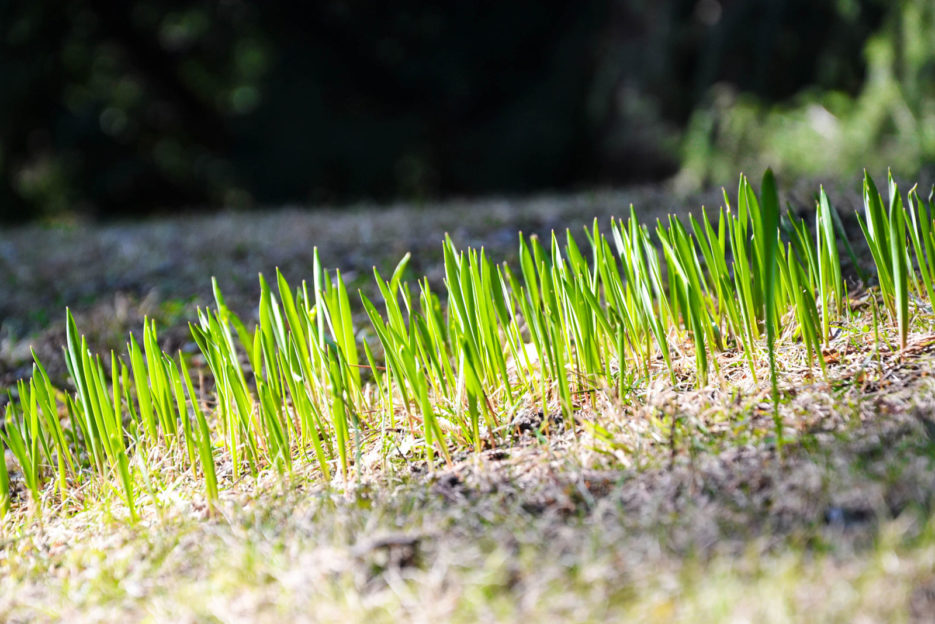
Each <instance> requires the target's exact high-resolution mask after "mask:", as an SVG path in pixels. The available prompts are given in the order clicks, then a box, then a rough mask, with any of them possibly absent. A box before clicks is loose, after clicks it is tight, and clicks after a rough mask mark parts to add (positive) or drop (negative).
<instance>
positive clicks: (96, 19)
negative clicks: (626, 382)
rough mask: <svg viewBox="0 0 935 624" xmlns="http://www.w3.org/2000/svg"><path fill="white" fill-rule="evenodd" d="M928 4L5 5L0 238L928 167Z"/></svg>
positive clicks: (170, 1) (109, 1)
mask: <svg viewBox="0 0 935 624" xmlns="http://www.w3.org/2000/svg"><path fill="white" fill-rule="evenodd" d="M932 11H933V8H932V3H931V1H930V0H900V1H898V2H889V1H888V0H652V1H651V0H587V1H574V0H517V1H516V2H511V3H494V2H480V1H478V2H459V3H448V4H437V5H427V4H426V3H421V2H416V1H415V0H397V2H394V3H390V4H387V5H381V4H373V3H354V2H350V1H347V0H323V1H322V2H316V3H307V4H306V3H290V2H284V1H282V0H267V1H265V2H262V3H251V2H247V1H246V0H215V1H208V0H203V1H197V2H192V1H187V2H183V1H181V0H160V1H156V0H123V1H119V0H70V1H69V2H68V3H61V2H53V1H52V0H0V76H2V82H0V219H24V218H25V219H28V218H34V217H37V216H45V215H56V214H60V213H85V214H92V215H102V216H114V215H120V214H128V213H138V212H144V211H151V210H154V209H159V210H174V209H181V208H185V207H190V206H206V207H211V206H219V205H234V206H250V205H255V204H261V205H262V204H279V203H283V202H302V203H309V202H311V203H322V202H330V201H347V200H354V199H358V198H363V197H368V198H391V197H404V198H420V197H428V196H437V195H450V194H474V193H487V192H500V191H529V190H536V189H557V188H567V187H570V186H584V185H593V184H620V183H627V182H633V181H648V180H659V179H664V178H668V177H670V176H672V175H674V174H676V173H678V172H681V174H680V180H681V181H682V182H684V183H686V184H689V185H691V184H701V183H705V182H707V181H709V180H715V181H717V182H723V181H724V180H726V179H732V178H733V176H734V175H735V174H736V170H737V168H738V167H746V168H747V169H749V170H756V169H759V168H761V167H763V166H764V165H766V164H769V165H772V166H773V167H774V168H776V169H777V170H780V171H784V172H790V173H796V174H797V173H810V172H832V173H833V172H842V171H847V172H848V174H851V173H852V170H853V167H854V166H860V165H864V164H867V165H871V166H873V165H874V163H876V162H886V163H889V164H892V165H893V166H894V167H899V168H900V170H901V172H903V173H904V174H906V175H910V174H912V173H913V172H914V171H916V170H918V169H919V168H920V167H921V166H922V165H923V164H924V163H925V162H930V161H931V159H932V154H933V147H932V143H933V139H932V127H933V124H932V115H933V113H932V102H933V99H935V94H933V84H935V80H933V78H932V58H933V56H932V54H933V52H932V50H933V49H935V45H933V42H932V32H935V27H933V18H932Z"/></svg>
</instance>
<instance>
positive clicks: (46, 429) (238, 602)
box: [0, 172, 935, 622]
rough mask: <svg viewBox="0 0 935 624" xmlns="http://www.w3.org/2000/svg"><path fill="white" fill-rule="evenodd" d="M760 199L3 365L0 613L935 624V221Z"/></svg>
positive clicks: (887, 198)
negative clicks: (934, 371) (6, 380)
mask: <svg viewBox="0 0 935 624" xmlns="http://www.w3.org/2000/svg"><path fill="white" fill-rule="evenodd" d="M757 186H758V188H757V189H755V188H754V186H753V185H752V184H750V183H749V182H748V181H747V180H746V179H745V178H741V181H740V184H739V186H738V188H737V190H736V192H732V193H725V194H724V195H723V197H722V198H720V204H721V207H720V208H719V209H717V210H713V209H711V208H710V207H709V208H708V209H706V210H704V211H693V214H692V216H690V217H689V216H686V214H685V212H684V211H680V215H681V216H680V217H678V218H677V217H666V216H662V215H659V219H658V220H657V221H656V222H655V223H652V222H648V221H645V220H641V219H640V218H639V217H638V216H637V213H636V212H633V211H632V209H623V210H621V208H624V206H621V205H619V204H618V205H616V206H613V207H612V209H613V211H614V212H616V213H617V216H618V217H619V218H617V219H614V220H612V221H598V220H595V222H594V223H593V224H587V223H588V222H587V220H586V219H585V220H584V223H585V224H587V225H585V227H584V228H583V229H579V230H577V231H574V232H572V231H569V232H568V233H565V232H556V233H555V234H554V235H552V234H546V233H544V232H543V233H540V235H538V236H535V235H534V236H528V235H526V236H524V235H520V237H519V246H518V250H514V251H513V252H511V253H509V254H507V258H506V260H507V261H506V262H504V263H501V262H500V261H501V259H502V258H498V257H495V256H494V253H495V252H494V251H492V250H488V249H484V250H480V249H471V248H470V247H468V248H463V247H461V246H459V245H458V244H456V243H455V242H454V240H453V239H452V238H449V237H447V236H446V237H445V240H444V242H443V243H442V241H441V240H438V246H437V247H436V248H435V249H436V250H435V251H434V252H426V255H427V257H426V258H422V259H419V257H418V256H419V252H420V251H422V248H423V246H424V242H423V241H422V239H424V238H425V237H424V236H419V241H418V244H417V245H412V246H413V247H416V248H415V249H413V250H412V251H413V254H412V255H409V254H406V255H403V256H402V260H401V261H399V255H401V254H400V252H402V253H405V252H406V251H408V250H400V249H396V248H393V249H389V250H386V251H388V252H392V253H397V254H399V255H397V257H396V258H395V259H394V260H390V259H389V257H379V258H378V257H376V256H377V255H379V254H378V253H377V252H373V253H374V254H375V255H374V256H370V255H367V254H369V253H370V252H367V251H366V250H365V251H363V252H362V251H361V250H360V249H358V250H357V253H364V254H365V256H366V260H372V264H373V265H374V266H376V267H378V268H375V269H373V271H372V273H371V274H370V275H367V273H365V272H364V270H361V269H362V267H359V266H355V267H351V268H345V269H344V271H343V273H342V271H341V270H340V269H335V270H329V269H326V268H325V266H324V264H323V262H322V257H323V256H322V254H320V253H319V252H318V251H317V250H312V249H306V251H305V252H304V253H305V257H306V258H307V260H308V266H307V269H308V281H307V282H303V283H301V284H298V283H293V284H290V283H289V282H288V281H287V280H286V278H285V277H284V276H283V274H281V273H279V272H278V271H275V272H273V273H271V274H267V277H266V278H263V277H262V276H261V278H260V281H259V288H258V290H259V293H258V294H259V305H258V306H255V307H254V308H253V311H252V312H248V311H247V310H248V308H247V307H245V305H244V304H243V303H242V302H241V297H240V296H239V295H237V294H235V297H234V298H233V300H231V301H228V299H226V298H225V296H224V294H223V293H222V291H223V289H224V284H223V279H221V280H220V282H219V283H215V285H214V288H213V292H212V296H213V302H211V304H210V305H209V306H206V307H203V308H199V309H198V311H197V313H196V314H194V313H192V312H191V310H187V306H185V305H179V304H177V303H175V301H174V300H169V301H164V302H163V303H162V304H161V305H155V304H152V302H149V303H147V300H146V299H145V298H143V299H142V300H140V299H134V298H133V296H132V295H130V296H125V297H124V299H121V298H120V297H118V298H116V299H114V303H113V304H112V306H111V305H110V304H108V305H107V306H105V307H104V308H103V312H100V311H99V312H98V314H97V315H95V314H92V313H89V312H88V311H87V310H85V311H82V313H79V314H78V320H77V321H76V320H75V318H74V317H73V316H72V314H71V313H69V314H68V317H67V322H66V323H65V325H64V326H62V327H52V328H51V329H49V330H47V332H46V333H45V334H42V335H41V338H40V339H36V340H33V341H32V342H35V343H37V345H38V351H37V353H39V354H40V355H38V356H36V357H35V361H34V362H33V364H32V365H31V366H29V365H28V364H27V361H28V360H27V358H26V357H24V354H23V349H24V348H25V346H26V345H27V343H29V342H30V341H28V340H25V339H18V340H16V341H12V340H10V339H9V338H8V340H7V346H6V347H5V348H6V352H7V353H8V354H16V353H18V354H19V355H18V356H16V357H18V358H19V359H18V360H16V357H14V355H8V356H7V358H6V359H7V361H10V362H13V361H14V360H16V361H17V362H18V363H17V364H15V365H13V364H10V365H8V368H10V369H11V370H16V371H21V372H27V373H30V374H29V375H28V377H29V379H28V380H26V381H20V382H18V383H16V384H11V385H10V388H9V392H8V397H7V399H6V401H5V405H4V406H3V409H4V410H5V422H4V426H3V427H2V428H0V435H2V437H3V440H4V443H5V446H6V447H7V449H8V450H7V451H6V461H5V462H4V464H3V467H2V469H0V509H2V511H0V513H3V514H4V518H3V520H2V529H0V565H2V567H3V570H4V572H5V573H4V575H3V577H2V579H0V588H2V592H0V596H2V597H0V617H3V618H4V619H7V620H12V621H21V620H22V621H27V620H29V621H31V620H36V619H62V618H64V619H69V620H85V621H100V620H119V621H124V620H126V619H150V620H155V621H188V620H191V621H205V620H207V621H212V620H218V621H236V620H245V621H257V620H260V621H267V620H274V619H282V618H289V619H296V620H300V621H334V620H337V619H351V620H363V619H368V620H379V621H400V620H413V621H426V620H438V619H443V620H455V621H458V620H464V621H476V620H478V619H484V620H506V621H510V620H518V619H525V618H532V619H533V620H568V621H599V620H601V621H602V620H619V619H626V620H635V621H679V620H684V621H776V622H782V621H801V620H819V621H838V620H840V621H848V622H850V621H859V620H864V621H926V618H928V617H930V616H929V614H930V613H935V557H933V555H935V532H933V531H935V523H933V522H935V517H933V516H932V511H931V502H932V494H933V491H935V490H933V485H935V472H933V465H932V462H933V461H935V420H933V419H935V411H933V405H935V384H933V382H932V378H931V376H930V373H929V371H930V370H931V363H932V355H931V354H932V353H933V352H935V328H933V321H935V314H933V311H932V302H933V301H935V255H933V254H935V220H933V219H935V204H933V201H932V197H931V196H923V195H922V194H920V193H917V192H916V191H915V190H914V189H913V190H912V191H910V192H909V193H901V192H900V190H899V189H898V188H897V185H896V183H895V182H894V181H893V180H892V179H890V180H888V184H887V188H886V189H885V192H884V193H882V194H881V193H880V192H878V191H877V189H876V187H875V185H874V183H873V181H872V180H871V179H870V178H869V177H865V179H864V181H863V187H862V193H861V195H862V197H861V202H862V204H863V205H862V207H861V208H860V210H858V211H857V213H856V214H854V213H852V212H850V211H847V210H843V211H840V212H839V211H838V210H836V209H835V208H834V206H833V204H832V201H831V199H829V197H828V195H826V194H825V192H824V191H823V190H822V191H820V192H818V193H816V194H815V196H814V200H813V201H814V203H813V204H812V205H808V203H807V204H805V205H804V206H796V207H795V208H796V209H795V210H793V211H789V212H787V211H785V210H781V209H780V195H779V193H778V191H777V189H776V186H775V181H774V180H773V178H772V174H771V173H769V172H767V174H766V175H765V176H764V177H763V180H762V181H761V182H760V183H759V184H758V185H757ZM807 201H808V202H809V203H811V202H812V200H807ZM572 203H574V202H572ZM591 208H592V207H591V206H589V205H587V204H586V205H585V207H584V208H583V209H582V208H581V206H578V207H577V208H576V209H575V213H574V214H575V216H576V217H577V218H578V219H579V222H580V218H581V217H582V216H583V215H584V216H587V215H588V213H589V211H590V210H591ZM535 210H536V209H535V207H533V208H532V209H530V207H529V206H527V210H526V212H525V213H524V212H523V211H518V212H515V213H514V212H510V211H499V212H498V211H496V210H490V211H488V212H486V213H482V214H484V215H485V216H483V217H481V219H487V220H488V221H490V222H492V223H493V227H492V228H488V232H490V231H493V232H494V233H495V234H497V236H498V237H502V235H504V234H505V235H506V237H507V238H512V239H513V240H516V239H515V238H513V237H514V236H515V235H516V233H515V229H516V224H515V223H511V222H510V220H509V219H510V218H511V217H513V218H517V219H518V220H519V221H522V219H524V218H529V216H530V214H533V213H535ZM596 212H597V211H594V212H591V214H592V215H593V214H594V213H596ZM361 216H362V215H357V217H358V220H357V221H355V222H354V223H356V226H355V227H357V228H358V234H357V235H358V236H359V235H360V232H359V230H360V228H367V227H372V226H366V225H362V222H363V221H362V220H361V219H360V217H361ZM410 216H412V215H410ZM540 216H541V213H540ZM568 216H569V212H562V211H561V210H557V211H553V213H552V216H551V217H550V220H546V223H543V222H542V221H539V222H538V225H545V224H549V222H551V225H552V226H553V227H556V226H558V227H560V226H561V225H562V223H561V222H562V221H564V220H565V217H568ZM595 216H601V215H595ZM573 220H574V219H568V221H569V222H570V221H573ZM556 221H558V222H556ZM345 223H349V222H345ZM534 223H536V222H534ZM191 224H192V223H189V225H191ZM534 229H535V228H534ZM455 238H458V236H457V232H456V236H455ZM469 238H470V237H469ZM494 238H496V237H494ZM486 240H493V239H485V237H483V236H481V237H480V239H479V240H478V241H477V242H480V243H481V244H483V243H484V242H485V241H486ZM498 245H501V246H502V245H503V243H502V242H500V243H496V242H494V244H493V245H492V246H493V247H494V248H496V247H497V246H498ZM397 246H398V245H397ZM439 249H440V251H441V253H439V251H438V250H439ZM237 253H238V254H242V255H243V256H245V257H249V254H250V253H251V250H250V248H249V247H248V246H245V247H244V248H243V249H242V250H240V251H238V252H237ZM11 255H12V254H9V253H8V254H7V257H10V256H11ZM324 257H325V258H327V257H328V256H327V255H325V256H324ZM397 261H398V262H397ZM357 263H358V264H359V259H358V262H357ZM189 270H192V271H197V270H198V267H197V266H195V267H189ZM208 270H209V271H210V269H208ZM422 274H425V275H427V276H428V277H427V278H425V279H419V278H420V276H421V275H422ZM14 277H16V275H14ZM20 279H23V281H24V282H25V281H28V280H27V279H26V278H24V277H21V278H20ZM206 281H207V283H209V284H210V283H211V282H210V280H207V278H206ZM219 284H220V285H219ZM23 288H24V289H28V286H26V285H24V286H23ZM235 290H236V289H235ZM180 292H185V291H184V290H182V291H180ZM199 301H201V302H202V303H205V301H203V300H199ZM111 311H113V312H114V313H117V312H120V314H117V316H120V318H122V319H124V321H126V320H128V319H130V320H135V319H136V318H137V316H138V315H139V314H140V313H141V312H143V313H148V314H149V315H150V316H155V317H157V318H158V319H159V321H160V323H159V325H160V326H159V327H157V323H155V322H154V321H152V320H145V321H144V322H143V323H142V325H143V328H144V329H143V330H142V331H139V330H138V328H137V331H136V332H134V334H132V335H131V337H130V340H129V343H127V344H126V346H125V347H124V348H122V349H120V350H119V351H112V352H110V353H107V354H106V355H105V356H103V357H100V356H97V355H95V354H94V353H93V352H92V350H91V349H89V344H88V340H87V339H85V338H83V337H82V335H81V331H80V329H79V328H80V326H81V325H79V323H83V322H88V323H89V325H91V326H92V328H94V329H96V330H97V329H98V326H100V325H101V324H102V323H101V322H100V320H99V319H100V318H101V317H108V316H110V314H109V312H111ZM95 319H98V320H95ZM186 320H188V321H190V325H189V327H188V328H185V321H186ZM36 324H38V325H43V323H41V322H38V323H36ZM103 325H104V326H105V327H109V325H108V323H107V322H104V323H103ZM22 327H24V328H27V327H28V323H26V322H22ZM24 331H25V329H24ZM108 333H110V332H109V330H107V331H99V330H98V331H96V334H97V337H95V336H92V338H91V343H92V344H94V345H96V348H100V345H101V344H106V343H107V340H106V339H104V338H102V337H101V336H104V335H106V334H108ZM186 334H187V335H188V336H190V337H188V338H186ZM167 335H168V336H169V338H168V339H167V338H166V337H165V336H167ZM13 342H15V344H13ZM50 342H51V343H53V344H55V343H56V342H57V345H58V346H59V347H61V346H64V347H65V350H64V358H58V359H55V358H52V357H51V356H48V357H47V356H46V355H44V354H43V351H42V347H43V346H48V344H49V343H50ZM11 345H12V346H11ZM118 354H119V355H118ZM43 362H49V366H45V365H43ZM30 369H31V370H30ZM7 377H10V375H7Z"/></svg>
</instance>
